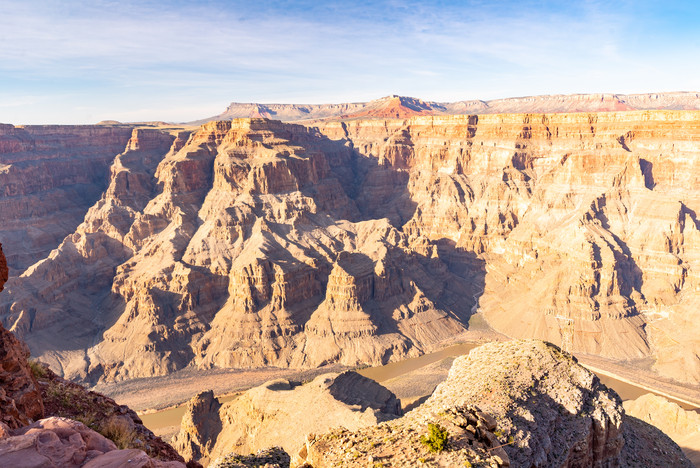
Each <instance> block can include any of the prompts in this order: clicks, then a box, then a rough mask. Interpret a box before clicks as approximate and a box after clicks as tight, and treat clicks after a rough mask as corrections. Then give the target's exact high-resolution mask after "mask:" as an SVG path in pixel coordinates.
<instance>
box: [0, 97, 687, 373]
mask: <svg viewBox="0 0 700 468" xmlns="http://www.w3.org/2000/svg"><path fill="white" fill-rule="evenodd" d="M396 99H398V98H395V97H392V98H390V99H389V101H392V100H394V101H396ZM640 99H641V98H640ZM650 99H651V98H650ZM659 99H661V98H659ZM679 99H680V98H679ZM642 101H643V99H642ZM392 102H393V101H392ZM659 102H661V101H659ZM664 102H666V101H664ZM396 104H397V105H401V106H409V107H410V106H414V107H415V108H416V109H420V108H421V107H420V106H422V105H423V104H420V103H412V102H409V101H405V100H403V101H402V100H401V99H399V100H398V101H397V102H396ZM428 104H429V103H428ZM426 105H427V104H426ZM669 105H670V104H669ZM414 110H415V109H414ZM416 112H421V111H419V110H416ZM699 116H700V114H699V113H698V112H696V111H627V112H605V113H575V114H495V115H456V116H452V115H442V116H430V115H416V116H413V117H410V118H400V119H385V118H379V117H377V118H371V119H361V118H356V119H348V120H345V121H342V122H338V121H328V122H320V123H318V122H317V123H315V124H313V125H312V126H302V125H295V124H285V123H281V122H278V121H269V120H264V119H239V120H233V121H227V122H211V123H207V124H205V125H203V126H201V127H200V128H199V129H198V130H196V131H195V132H193V133H191V134H189V133H187V132H179V133H177V132H174V131H168V130H160V129H155V128H149V129H136V130H134V132H133V133H132V134H131V135H130V137H129V140H128V142H126V143H125V147H124V148H122V150H121V152H120V153H119V154H118V155H117V156H115V157H114V158H113V160H112V161H111V166H110V168H109V177H108V179H107V180H106V181H105V182H104V186H105V187H106V188H105V191H104V192H103V194H102V196H101V197H100V199H99V200H98V201H97V202H96V203H95V204H94V205H93V206H92V207H91V208H90V209H89V210H87V212H86V213H85V216H84V218H83V221H82V223H81V224H80V225H79V226H78V227H77V228H76V229H75V231H74V232H72V233H70V234H69V235H67V236H66V237H65V238H64V239H63V240H62V241H61V242H60V245H58V246H57V247H56V249H55V250H53V251H52V252H51V254H50V255H48V256H47V257H46V258H44V259H42V260H41V261H39V262H37V263H35V264H33V265H32V266H31V267H29V268H28V269H27V270H26V271H25V272H24V273H23V274H22V276H21V277H12V278H11V279H10V280H9V282H8V285H7V291H6V292H5V293H3V298H1V299H0V317H1V318H2V322H3V323H4V324H5V325H6V326H7V327H8V328H10V329H12V330H13V331H14V332H16V333H17V334H18V335H20V336H22V337H24V338H25V339H26V341H27V342H28V344H29V346H30V349H31V351H32V353H33V354H34V355H35V356H37V357H39V358H40V359H41V360H42V361H44V362H47V363H49V364H50V365H51V366H52V368H53V369H55V370H56V371H57V372H59V373H60V374H62V375H63V376H65V377H67V378H70V379H82V380H85V381H91V382H94V381H97V380H113V381H118V380H123V379H129V378H134V377H149V376H153V375H166V374H168V373H169V372H171V371H173V370H177V369H182V368H184V367H187V366H193V367H194V368H200V369H207V368H211V367H259V366H279V367H310V366H319V365H322V364H327V363H342V364H345V365H357V364H380V363H386V362H389V361H393V360H398V359H403V358H406V357H411V356H417V355H419V354H421V353H424V352H426V351H428V350H431V349H433V348H434V347H435V346H438V345H439V343H441V342H443V341H445V340H447V339H451V338H453V337H454V336H455V335H456V334H459V333H461V332H463V331H465V330H466V329H467V327H468V321H469V318H470V316H471V314H472V313H473V312H474V311H476V310H480V311H481V312H482V314H483V316H484V317H485V318H486V319H487V321H488V322H489V324H490V325H491V326H492V327H493V328H495V329H496V330H497V331H499V332H502V333H504V334H506V335H509V336H512V337H519V338H528V337H537V338H541V339H544V340H548V341H550V342H553V343H556V344H558V345H561V346H562V347H563V348H565V349H566V350H569V351H573V352H584V353H588V354H595V355H599V356H604V357H607V358H612V359H618V360H637V359H646V360H651V361H653V362H654V364H653V368H654V370H655V371H657V372H659V373H660V374H661V375H662V376H664V377H668V378H673V379H676V380H679V381H682V382H685V383H688V384H697V383H698V382H700V360H699V359H698V358H697V354H698V353H697V352H696V351H697V349H698V346H700V342H698V339H697V336H700V335H699V334H698V333H696V332H697V331H698V330H697V328H698V327H699V326H700V325H698V324H700V320H694V319H693V317H695V315H696V314H697V311H698V310H700V309H699V308H698V305H699V304H698V298H699V297H700V295H699V294H697V291H698V290H700V275H699V274H698V271H700V256H699V255H698V252H700V222H699V221H698V219H697V212H698V210H700V192H698V189H697V187H700V180H698V177H700V176H698V174H700V168H699V167H698V165H699V164H700V155H699V154H698V153H699V150H698V141H700V124H699V123H698V122H700V118H699ZM110 128H111V127H110ZM115 128H117V127H115ZM112 130H114V129H112ZM114 131H116V130H114ZM0 202H2V201H1V200H0ZM22 216H24V215H22ZM3 240H4V239H3Z"/></svg>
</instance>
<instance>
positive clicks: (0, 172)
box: [0, 124, 131, 276]
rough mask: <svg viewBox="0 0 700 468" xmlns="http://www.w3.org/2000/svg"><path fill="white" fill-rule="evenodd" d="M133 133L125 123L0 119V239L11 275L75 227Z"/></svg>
mask: <svg viewBox="0 0 700 468" xmlns="http://www.w3.org/2000/svg"><path fill="white" fill-rule="evenodd" d="M130 135H131V128H129V127H126V126H123V127H103V126H96V125H82V126H50V125H32V126H22V127H16V126H13V125H2V124H0V187H2V189H0V212H1V213H2V217H3V225H2V226H1V227H0V240H2V242H3V243H4V244H5V247H6V250H7V252H9V253H8V256H7V260H8V264H9V267H10V274H11V275H12V276H17V275H19V274H21V273H22V272H23V271H24V270H25V269H26V268H27V267H29V266H30V265H32V264H34V263H36V262H37V261H39V260H42V259H44V258H46V257H47V256H48V254H49V253H50V252H51V250H52V249H54V248H56V247H57V246H58V245H59V244H60V243H61V240H62V239H63V238H64V237H65V236H67V235H68V234H70V233H72V232H73V231H74V230H75V228H76V227H77V226H78V225H79V224H80V222H81V221H82V219H83V216H84V215H85V212H86V211H87V209H88V208H89V207H90V206H92V204H94V203H95V202H96V201H97V199H98V198H99V197H100V193H101V192H102V191H103V190H104V188H105V187H106V185H107V180H108V168H109V164H110V163H111V162H112V159H113V158H114V156H115V155H116V154H118V153H119V152H121V151H123V149H124V146H125V145H126V142H127V141H128V140H129V136H130Z"/></svg>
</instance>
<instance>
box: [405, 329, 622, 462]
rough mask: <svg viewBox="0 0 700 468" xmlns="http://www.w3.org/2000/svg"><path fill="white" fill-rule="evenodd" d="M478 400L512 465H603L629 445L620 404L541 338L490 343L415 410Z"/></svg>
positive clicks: (461, 362)
mask: <svg viewBox="0 0 700 468" xmlns="http://www.w3.org/2000/svg"><path fill="white" fill-rule="evenodd" d="M464 404H475V405H478V406H479V407H481V408H482V409H483V410H484V411H486V412H488V413H490V414H492V415H493V416H494V417H495V418H496V420H497V421H498V426H499V429H500V431H501V433H502V436H501V439H502V440H503V441H504V442H506V441H507V440H508V439H509V438H510V437H512V438H513V439H512V440H513V443H511V444H508V445H506V446H505V447H504V449H505V450H506V452H507V453H508V455H509V457H510V460H511V463H512V464H513V465H514V466H542V467H545V466H566V467H569V466H571V467H573V466H605V465H606V464H611V463H613V462H614V461H615V460H617V459H618V457H619V455H620V451H621V449H622V445H623V443H624V441H623V437H622V432H621V425H622V415H623V413H624V411H623V409H622V402H621V400H620V398H619V397H618V396H617V394H616V393H615V392H613V391H612V390H609V389H608V388H607V387H605V385H603V384H601V383H600V382H599V381H598V378H597V377H596V376H595V375H593V374H592V373H591V372H589V371H588V370H586V369H585V368H583V367H582V366H580V365H578V364H577V363H576V362H575V360H573V358H572V357H571V356H570V355H568V354H563V353H562V352H561V351H559V349H558V348H556V347H554V346H552V345H549V344H546V343H544V342H541V341H535V340H529V341H510V342H505V343H491V344H486V345H483V346H480V347H478V348H475V349H474V350H472V351H471V352H470V353H469V355H467V356H462V357H459V358H457V359H455V361H454V362H453V364H452V368H451V369H450V373H449V375H448V377H447V380H446V381H445V382H443V383H442V384H440V385H438V387H437V388H436V389H435V392H433V394H432V395H431V397H430V398H429V399H428V400H427V401H426V402H425V404H423V405H421V406H420V407H418V408H416V409H415V410H414V411H413V412H412V413H416V414H427V413H429V412H433V411H435V410H436V409H437V408H443V407H447V408H449V407H455V406H460V405H464Z"/></svg>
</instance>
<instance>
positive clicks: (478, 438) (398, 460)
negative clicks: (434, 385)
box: [290, 407, 511, 468]
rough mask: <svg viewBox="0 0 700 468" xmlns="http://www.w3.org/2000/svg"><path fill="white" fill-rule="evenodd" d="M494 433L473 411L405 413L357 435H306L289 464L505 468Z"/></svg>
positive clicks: (335, 432) (491, 422)
mask: <svg viewBox="0 0 700 468" xmlns="http://www.w3.org/2000/svg"><path fill="white" fill-rule="evenodd" d="M431 428H432V429H431ZM497 433H498V429H497V426H496V423H495V420H494V419H493V418H492V417H491V416H490V415H488V414H486V413H483V412H482V411H480V410H479V409H478V408H473V407H454V408H449V409H445V410H444V411H441V412H439V413H435V414H431V416H430V417H428V418H425V419H424V418H415V417H413V416H412V413H409V414H408V415H406V416H405V417H403V418H401V419H399V420H396V421H391V422H388V423H384V424H381V425H379V426H375V427H368V428H365V429H360V430H359V431H350V430H347V429H345V428H337V429H334V430H332V431H331V432H329V433H326V434H323V435H311V436H309V437H308V438H307V440H306V442H305V444H304V445H303V446H302V448H301V450H299V452H298V453H297V454H295V455H294V456H293V457H292V460H291V464H290V466H292V467H313V468H325V467H328V468H330V467H335V466H349V467H366V466H379V464H381V465H382V466H392V467H414V466H420V465H423V464H427V465H428V466H488V467H492V468H497V467H507V466H511V465H510V461H509V459H508V455H507V454H506V453H505V451H504V450H503V444H502V443H501V442H500V441H499V439H498V436H497ZM436 434H437V435H436ZM431 436H432V437H431ZM439 441H442V442H439ZM443 444H444V447H443Z"/></svg>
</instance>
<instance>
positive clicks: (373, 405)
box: [173, 372, 401, 461]
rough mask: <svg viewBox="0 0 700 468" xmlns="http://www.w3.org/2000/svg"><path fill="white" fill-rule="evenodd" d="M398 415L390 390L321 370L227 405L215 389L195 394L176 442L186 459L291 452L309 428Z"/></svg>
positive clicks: (349, 374)
mask: <svg viewBox="0 0 700 468" xmlns="http://www.w3.org/2000/svg"><path fill="white" fill-rule="evenodd" d="M400 415H401V406H400V402H399V400H397V399H396V397H395V396H394V395H393V394H392V393H391V392H389V391H388V390H387V389H385V388H384V387H382V386H381V385H379V384H377V383H375V382H374V381H372V380H369V379H367V378H365V377H362V376H361V375H359V374H356V373H354V372H345V373H342V374H326V375H322V376H319V377H317V378H315V379H314V380H313V381H311V382H309V383H306V384H304V385H301V384H299V383H294V382H290V381H288V380H283V379H280V380H273V381H271V382H267V383H266V384H264V385H262V386H260V387H256V388H253V389H251V390H248V391H247V392H245V393H243V394H242V395H240V396H239V397H237V398H236V399H235V400H233V401H230V402H228V403H225V404H223V405H219V404H218V401H217V400H216V399H215V398H214V397H213V395H212V393H211V392H204V393H202V394H199V395H197V396H196V397H194V398H193V399H192V400H191V401H190V402H189V404H188V408H187V413H186V414H185V416H184V417H183V420H182V426H181V429H180V433H179V434H178V435H177V436H176V437H175V438H174V440H173V445H174V447H175V448H176V449H177V450H178V451H179V452H180V453H181V454H182V455H183V456H185V458H194V459H200V460H203V461H207V460H208V459H211V460H214V459H216V458H218V457H220V456H223V455H226V454H229V453H230V452H233V453H234V454H240V455H247V454H249V453H251V452H256V451H258V450H261V449H264V448H267V447H270V446H279V447H281V448H282V449H284V450H286V451H287V452H292V451H294V450H296V449H297V448H298V447H299V446H300V445H301V444H302V443H303V442H304V439H305V437H306V435H307V434H309V433H312V432H320V431H325V430H328V429H330V428H332V427H335V426H344V427H346V428H348V429H351V430H355V429H359V428H361V427H364V426H370V425H375V424H377V423H379V422H381V421H386V420H389V419H393V418H397V417H399V416H400Z"/></svg>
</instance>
